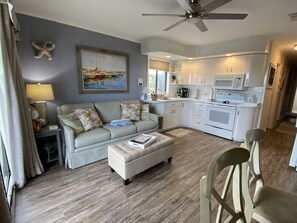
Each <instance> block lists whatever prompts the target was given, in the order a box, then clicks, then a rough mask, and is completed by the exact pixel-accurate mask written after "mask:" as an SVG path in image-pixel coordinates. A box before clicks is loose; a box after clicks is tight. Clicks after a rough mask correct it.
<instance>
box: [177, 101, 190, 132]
mask: <svg viewBox="0 0 297 223" xmlns="http://www.w3.org/2000/svg"><path fill="white" fill-rule="evenodd" d="M191 104H192V102H191V101H183V102H182V107H181V115H180V124H181V125H183V126H189V125H190V123H191V122H190V121H191V119H190V116H189V113H190V110H191Z"/></svg>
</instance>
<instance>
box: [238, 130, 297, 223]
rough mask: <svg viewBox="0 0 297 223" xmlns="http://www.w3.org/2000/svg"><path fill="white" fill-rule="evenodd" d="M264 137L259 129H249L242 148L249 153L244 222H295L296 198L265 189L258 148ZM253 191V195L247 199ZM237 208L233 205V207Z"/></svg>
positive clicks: (277, 190) (273, 189)
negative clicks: (253, 220)
mask: <svg viewBox="0 0 297 223" xmlns="http://www.w3.org/2000/svg"><path fill="white" fill-rule="evenodd" d="M264 137H265V132H264V131H263V130H262V129H251V130H249V131H248V132H247V133H246V136H245V143H244V146H245V147H246V149H247V150H248V151H250V159H249V162H248V166H246V167H247V168H246V171H243V181H245V184H244V185H245V186H243V193H244V197H245V200H246V201H247V203H246V207H248V208H247V209H246V210H245V214H246V217H247V221H248V222H250V221H251V218H253V219H255V220H257V221H258V222H261V223H262V222H263V223H266V222H267V223H268V222H273V223H278V222H280V223H285V222H288V223H291V222H297V195H296V194H292V193H289V192H285V191H282V190H279V189H276V188H273V187H269V186H265V185H264V181H263V178H262V175H261V168H260V145H259V142H260V141H261V140H262V139H264ZM243 168H245V167H243ZM253 187H254V188H253ZM252 188H253V190H254V193H253V196H250V193H251V191H252ZM248 198H250V199H248ZM233 199H234V198H233ZM239 205H240V204H239V203H238V204H236V203H235V206H239ZM250 207H252V208H250ZM249 208H250V209H249Z"/></svg>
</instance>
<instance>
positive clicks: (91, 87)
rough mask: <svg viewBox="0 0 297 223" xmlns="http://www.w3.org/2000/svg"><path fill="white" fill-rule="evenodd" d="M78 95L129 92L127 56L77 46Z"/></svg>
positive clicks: (120, 53)
mask: <svg viewBox="0 0 297 223" xmlns="http://www.w3.org/2000/svg"><path fill="white" fill-rule="evenodd" d="M77 60H78V78H79V88H80V93H83V94H85V93H91V94H93V93H124V92H129V55H128V54H126V53H122V52H115V51H109V50H103V49H97V48H91V47H85V46H77Z"/></svg>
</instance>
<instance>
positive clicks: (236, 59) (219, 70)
mask: <svg viewBox="0 0 297 223" xmlns="http://www.w3.org/2000/svg"><path fill="white" fill-rule="evenodd" d="M248 57H249V56H248V55H240V56H230V57H222V58H216V59H215V60H216V62H215V67H214V72H215V74H245V73H246V71H247V63H248Z"/></svg>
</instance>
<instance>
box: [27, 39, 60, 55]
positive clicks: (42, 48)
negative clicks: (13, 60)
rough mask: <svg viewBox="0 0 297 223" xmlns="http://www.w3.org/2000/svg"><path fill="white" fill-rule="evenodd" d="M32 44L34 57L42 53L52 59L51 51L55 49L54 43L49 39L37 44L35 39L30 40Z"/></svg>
mask: <svg viewBox="0 0 297 223" xmlns="http://www.w3.org/2000/svg"><path fill="white" fill-rule="evenodd" d="M32 46H33V47H34V48H35V49H36V51H37V54H36V56H34V58H36V59H39V58H41V57H42V56H43V55H46V56H47V57H48V60H52V59H53V56H52V52H51V51H53V50H54V49H55V44H54V43H53V42H51V41H44V43H41V44H38V43H37V42H36V41H32Z"/></svg>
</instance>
